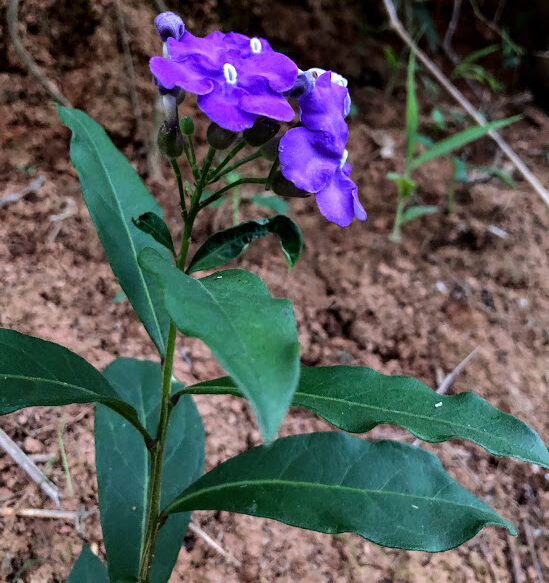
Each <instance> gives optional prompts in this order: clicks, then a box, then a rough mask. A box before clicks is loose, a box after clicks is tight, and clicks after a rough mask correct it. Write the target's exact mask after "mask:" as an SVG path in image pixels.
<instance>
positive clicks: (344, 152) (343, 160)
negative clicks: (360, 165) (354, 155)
mask: <svg viewBox="0 0 549 583" xmlns="http://www.w3.org/2000/svg"><path fill="white" fill-rule="evenodd" d="M348 157H349V151H348V150H344V151H343V156H341V160H340V161H339V169H340V170H341V169H342V168H343V166H345V162H347V158H348Z"/></svg>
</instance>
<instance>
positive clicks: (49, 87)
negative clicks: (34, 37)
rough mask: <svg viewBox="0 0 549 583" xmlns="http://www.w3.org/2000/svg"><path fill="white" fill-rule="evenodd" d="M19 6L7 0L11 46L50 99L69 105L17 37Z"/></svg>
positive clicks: (11, 0)
mask: <svg viewBox="0 0 549 583" xmlns="http://www.w3.org/2000/svg"><path fill="white" fill-rule="evenodd" d="M18 8H19V0H9V1H8V9H7V11H6V20H7V21H8V32H9V35H10V38H11V42H12V44H13V48H14V50H15V52H16V53H17V56H18V57H19V58H20V59H21V61H22V63H23V65H24V66H25V68H26V69H27V71H28V72H29V73H30V74H31V75H32V76H33V77H35V79H36V80H37V81H38V82H39V83H40V85H42V87H44V89H45V90H46V91H47V92H48V93H49V94H50V96H51V97H52V99H54V100H55V101H58V102H59V103H60V104H61V105H64V106H65V107H70V106H71V104H70V101H69V100H68V99H67V98H66V97H65V96H64V95H63V93H61V91H60V90H59V88H58V87H57V85H56V84H55V83H54V82H53V81H51V79H48V77H46V75H45V74H44V72H43V71H42V69H40V67H39V66H38V65H37V64H36V63H35V61H34V59H33V58H32V57H31V56H30V54H29V53H28V52H27V50H26V49H25V47H24V46H23V43H22V42H21V38H20V37H19V30H18V25H19V20H18V17H17V13H18Z"/></svg>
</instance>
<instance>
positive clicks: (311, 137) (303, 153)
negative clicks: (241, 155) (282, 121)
mask: <svg viewBox="0 0 549 583" xmlns="http://www.w3.org/2000/svg"><path fill="white" fill-rule="evenodd" d="M347 95H348V92H347V89H346V88H344V87H342V86H340V85H338V84H337V83H333V82H332V79H331V74H330V73H329V72H327V73H324V74H322V75H321V76H320V77H319V78H318V79H317V81H316V83H315V86H314V88H313V89H312V90H311V91H310V92H309V93H307V94H306V95H304V96H303V97H301V98H300V101H299V104H300V109H301V121H302V123H303V127H297V128H293V129H291V130H289V131H288V132H286V134H285V135H284V137H283V138H282V140H281V141H280V145H279V149H278V151H279V157H280V168H281V170H282V174H283V175H284V177H285V178H287V179H288V180H290V181H291V182H293V184H295V186H296V187H297V188H300V189H302V190H305V191H307V192H311V193H313V194H314V195H315V198H316V203H317V206H318V208H319V210H320V212H321V214H322V215H323V216H324V217H325V218H326V219H328V220H329V221H331V222H333V223H336V224H337V225H339V226H340V227H346V226H347V225H349V224H350V223H351V221H352V220H353V218H354V217H356V218H357V219H358V220H360V221H364V220H365V219H366V212H365V211H364V209H363V208H362V205H361V204H360V201H359V199H358V187H357V186H356V184H355V183H354V182H353V181H352V180H351V179H350V178H349V175H350V173H351V166H350V165H349V164H348V163H347V155H348V152H347V150H346V149H345V143H346V142H347V136H348V134H349V128H348V126H347V124H346V123H345V119H344V115H345V107H344V105H345V99H346V96H347Z"/></svg>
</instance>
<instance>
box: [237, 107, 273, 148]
mask: <svg viewBox="0 0 549 583" xmlns="http://www.w3.org/2000/svg"><path fill="white" fill-rule="evenodd" d="M279 129H280V124H279V123H277V122H276V121H274V120H273V119H270V118H268V117H263V116H262V115H259V116H258V117H257V118H256V120H255V122H254V125H253V126H252V127H251V128H249V129H247V130H244V132H243V133H242V135H243V136H244V139H245V140H246V142H248V144H249V145H250V146H253V147H254V148H258V147H259V146H262V145H263V144H265V142H268V141H269V140H270V139H271V138H273V137H274V136H276V134H277V133H278V130H279Z"/></svg>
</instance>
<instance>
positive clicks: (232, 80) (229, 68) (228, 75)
mask: <svg viewBox="0 0 549 583" xmlns="http://www.w3.org/2000/svg"><path fill="white" fill-rule="evenodd" d="M223 75H224V76H225V81H227V83H228V84H229V85H236V69H235V68H234V66H233V65H231V63H225V64H224V65H223Z"/></svg>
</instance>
